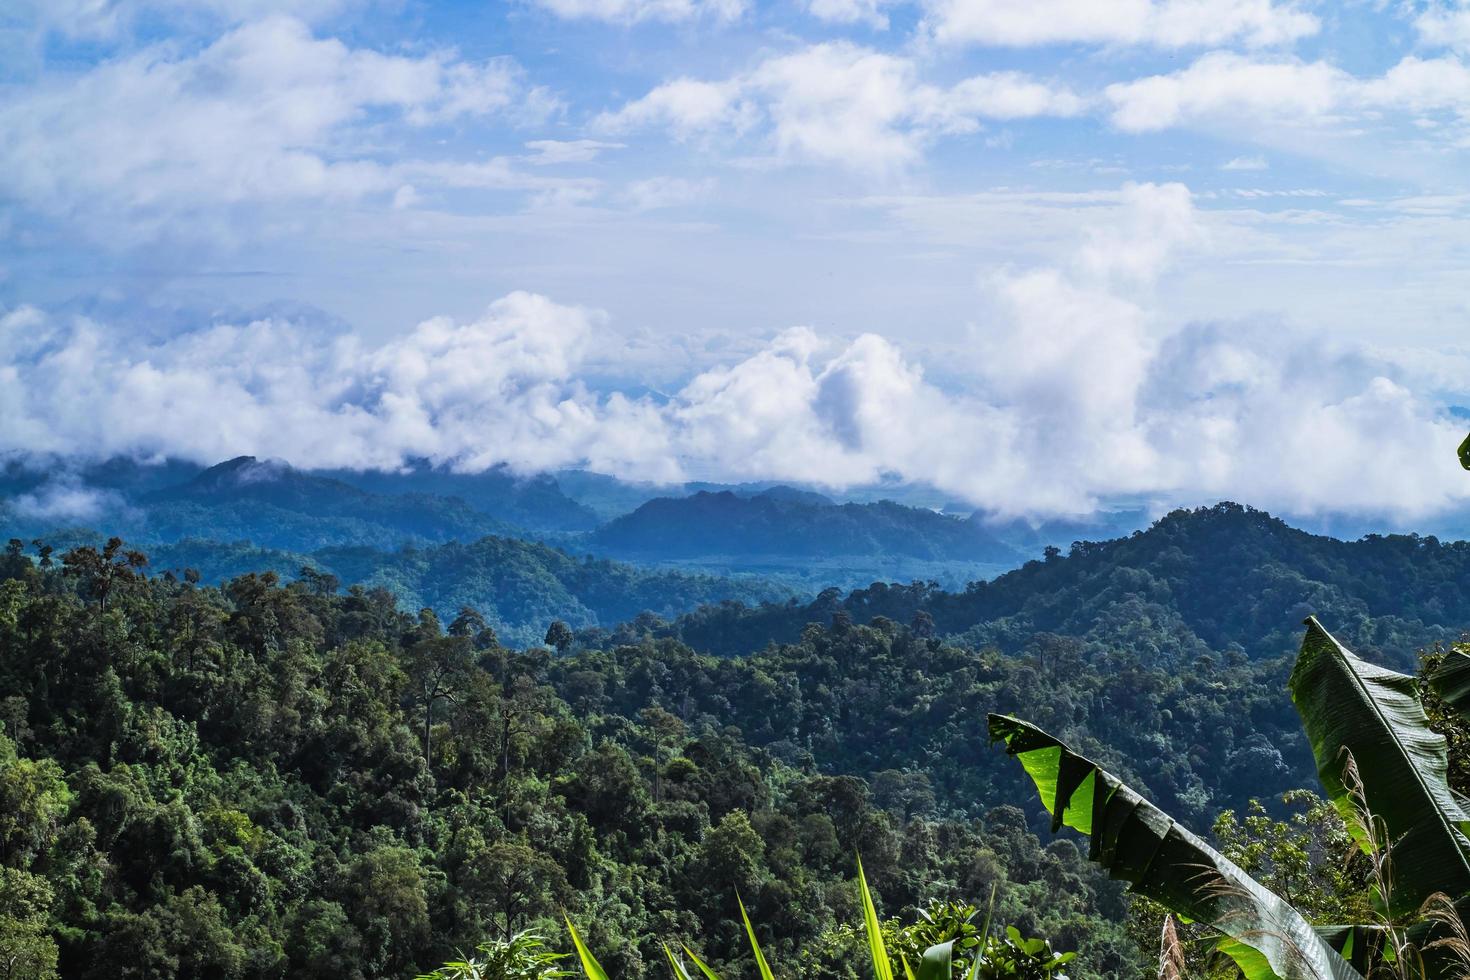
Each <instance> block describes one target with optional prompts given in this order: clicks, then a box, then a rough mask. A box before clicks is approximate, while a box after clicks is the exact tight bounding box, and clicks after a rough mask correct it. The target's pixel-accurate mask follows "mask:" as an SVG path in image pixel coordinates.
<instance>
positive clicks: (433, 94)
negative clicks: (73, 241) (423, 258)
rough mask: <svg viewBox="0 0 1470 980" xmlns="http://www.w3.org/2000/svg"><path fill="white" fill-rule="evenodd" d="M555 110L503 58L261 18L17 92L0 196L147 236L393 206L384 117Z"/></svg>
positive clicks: (435, 119) (9, 114) (0, 144)
mask: <svg viewBox="0 0 1470 980" xmlns="http://www.w3.org/2000/svg"><path fill="white" fill-rule="evenodd" d="M551 105H552V101H551V100H550V97H549V96H547V95H546V93H545V92H544V91H541V90H538V89H533V88H530V87H528V86H527V85H526V84H525V83H524V81H523V79H522V77H521V72H520V70H519V68H518V67H517V66H516V65H515V63H514V62H512V61H510V60H508V59H491V60H489V61H483V62H468V61H464V60H460V59H458V58H457V57H456V56H454V55H453V54H452V53H450V52H443V51H439V52H430V53H428V54H425V55H422V56H418V57H408V56H401V55H385V54H381V53H378V52H376V51H372V50H366V49H354V48H349V47H348V46H347V45H345V44H343V43H342V42H340V41H338V40H335V39H330V38H317V37H314V36H313V35H312V33H311V32H310V30H309V29H308V28H307V27H306V25H305V24H303V23H302V22H301V21H298V20H295V19H292V18H287V17H272V18H268V19H265V20H261V21H257V22H254V23H251V24H248V25H246V26H243V27H239V28H237V29H234V30H232V31H230V32H228V33H226V34H224V35H223V36H221V37H219V38H218V39H217V40H215V41H214V42H213V43H211V44H209V45H208V46H207V47H205V48H203V49H202V50H199V51H197V52H186V51H184V50H182V49H181V48H179V47H178V46H176V45H172V44H160V45H156V46H154V47H151V48H148V49H146V50H144V51H142V52H139V53H137V54H133V55H130V56H126V57H122V58H118V59H116V60H112V61H105V62H103V63H101V64H99V65H97V66H96V67H95V68H92V69H90V70H87V71H84V72H82V73H80V74H77V75H70V76H62V75H58V76H56V77H53V78H51V79H48V80H46V81H43V82H41V83H39V84H37V85H35V86H32V87H29V88H27V89H24V90H21V91H19V92H17V93H15V95H14V97H13V98H11V99H9V100H8V101H6V102H5V103H3V104H0V131H3V132H5V134H6V138H5V139H4V140H0V197H9V198H11V199H13V200H16V201H19V202H20V203H21V204H23V206H25V207H26V208H28V209H31V210H33V211H37V212H41V213H45V214H48V215H51V216H53V217H60V218H71V219H75V220H77V221H79V222H84V223H85V224H86V225H87V226H88V228H89V229H90V230H93V231H97V232H98V233H99V234H100V235H101V236H104V237H114V236H118V235H122V236H124V237H135V238H147V237H149V236H150V235H152V234H155V233H156V232H158V231H160V230H168V231H170V232H177V231H178V227H179V222H178V221H177V220H176V219H178V218H179V217H180V216H184V215H191V214H197V213H199V212H211V211H212V212H215V213H218V212H219V211H221V210H223V209H228V208H231V207H234V206H237V205H240V204H247V203H251V204H254V203H283V202H292V201H302V200H329V201H330V200H335V201H351V200H355V199H359V198H362V197H363V196H365V195H369V194H376V193H381V194H384V195H390V194H392V193H394V192H395V191H396V190H397V189H398V188H399V187H400V186H401V185H402V184H403V182H404V180H403V176H402V174H401V173H397V172H395V167H396V166H398V165H397V164H385V163H382V162H380V161H379V159H378V156H377V154H376V153H375V152H374V150H373V149H372V147H371V145H370V143H371V142H372V141H374V140H376V139H381V138H382V133H381V127H382V125H383V121H384V120H385V119H388V120H397V121H398V123H399V124H400V125H403V126H407V127H425V126H432V125H436V124H443V123H450V122H454V121H457V120H462V119H468V118H477V117H483V116H486V115H489V114H500V115H502V116H515V115H518V114H523V113H530V114H532V115H544V113H545V111H547V110H548V109H549V108H550V107H551ZM370 133H372V134H374V135H372V136H370V135H369V134H370Z"/></svg>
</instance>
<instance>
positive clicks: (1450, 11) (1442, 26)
mask: <svg viewBox="0 0 1470 980" xmlns="http://www.w3.org/2000/svg"><path fill="white" fill-rule="evenodd" d="M1414 28H1415V29H1416V30H1417V31H1418V32H1419V39H1420V40H1421V41H1423V42H1424V43H1425V44H1429V45H1433V46H1435V47H1445V48H1455V49H1456V50H1459V51H1470V4H1466V3H1464V2H1461V3H1458V4H1443V3H1430V4H1429V5H1428V7H1427V8H1426V9H1425V10H1423V11H1422V12H1420V14H1419V16H1418V17H1416V18H1414Z"/></svg>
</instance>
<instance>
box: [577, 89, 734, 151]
mask: <svg viewBox="0 0 1470 980" xmlns="http://www.w3.org/2000/svg"><path fill="white" fill-rule="evenodd" d="M755 112H756V109H755V106H753V105H752V104H750V103H748V102H745V101H743V100H742V99H741V95H740V85H739V84H738V83H734V82H703V81H699V80H697V79H693V78H677V79H674V80H673V81H671V82H665V83H664V84H662V85H660V86H658V87H657V88H655V89H654V90H653V91H651V92H649V93H648V94H647V95H645V96H643V97H642V98H640V99H635V100H634V101H632V102H629V103H627V104H626V105H624V106H623V107H622V108H621V109H618V110H617V111H616V112H605V113H603V114H602V115H600V116H598V117H597V119H596V120H594V122H593V125H594V126H595V127H596V128H599V129H604V130H608V131H610V132H622V131H625V130H630V129H637V128H640V127H643V126H666V127H668V129H669V130H670V131H672V132H673V133H674V135H675V136H677V137H679V138H680V139H687V138H689V137H690V136H694V135H696V134H699V133H707V132H711V131H716V130H733V131H734V132H736V133H740V132H743V131H744V130H745V129H746V128H748V127H749V126H750V125H751V124H752V123H753V122H754V114H755Z"/></svg>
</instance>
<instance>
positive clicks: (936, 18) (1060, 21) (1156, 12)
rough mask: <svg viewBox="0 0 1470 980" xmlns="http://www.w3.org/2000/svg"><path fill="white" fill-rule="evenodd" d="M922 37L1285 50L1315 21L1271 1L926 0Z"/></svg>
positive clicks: (1307, 33)
mask: <svg viewBox="0 0 1470 980" xmlns="http://www.w3.org/2000/svg"><path fill="white" fill-rule="evenodd" d="M924 6H925V16H924V22H923V30H924V31H925V32H926V33H927V34H928V35H930V36H932V37H933V38H934V39H935V40H937V41H939V42H940V43H944V44H986V45H997V46H1008V47H1027V46H1032V45H1043V44H1072V43H1081V44H1105V45H1150V46H1155V47H1164V48H1181V47H1191V46H1210V45H1222V44H1229V43H1232V42H1240V43H1243V44H1246V45H1250V46H1266V45H1279V44H1287V43H1290V42H1292V41H1295V40H1298V39H1300V38H1303V37H1307V36H1310V35H1312V34H1315V33H1316V32H1317V31H1318V29H1319V28H1320V26H1321V25H1320V23H1319V21H1318V20H1317V18H1316V17H1314V16H1313V15H1311V14H1309V13H1306V12H1305V11H1304V10H1302V9H1301V7H1300V6H1299V5H1298V4H1296V3H1291V2H1288V3H1276V2H1273V0H1111V2H1108V3H1099V2H1097V0H925V3H924Z"/></svg>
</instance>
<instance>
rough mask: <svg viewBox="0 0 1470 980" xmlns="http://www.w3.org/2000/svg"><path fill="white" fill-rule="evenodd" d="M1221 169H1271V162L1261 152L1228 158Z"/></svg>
mask: <svg viewBox="0 0 1470 980" xmlns="http://www.w3.org/2000/svg"><path fill="white" fill-rule="evenodd" d="M1220 169H1221V170H1270V169H1271V164H1269V163H1267V162H1266V158H1265V157H1263V156H1261V155H1260V154H1256V155H1254V156H1247V157H1234V158H1232V159H1230V160H1226V161H1225V162H1224V163H1222V164H1221V165H1220Z"/></svg>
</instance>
